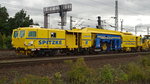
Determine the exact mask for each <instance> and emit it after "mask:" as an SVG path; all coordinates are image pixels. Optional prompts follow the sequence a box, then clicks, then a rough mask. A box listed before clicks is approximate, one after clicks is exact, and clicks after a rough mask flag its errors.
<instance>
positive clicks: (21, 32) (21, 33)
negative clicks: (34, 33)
mask: <svg viewBox="0 0 150 84" xmlns="http://www.w3.org/2000/svg"><path fill="white" fill-rule="evenodd" d="M24 36H25V31H24V30H22V31H20V37H21V38H22V37H24Z"/></svg>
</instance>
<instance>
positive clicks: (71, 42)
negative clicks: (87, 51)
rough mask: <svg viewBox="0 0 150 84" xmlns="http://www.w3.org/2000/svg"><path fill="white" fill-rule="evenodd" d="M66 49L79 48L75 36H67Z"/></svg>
mask: <svg viewBox="0 0 150 84" xmlns="http://www.w3.org/2000/svg"><path fill="white" fill-rule="evenodd" d="M66 47H67V48H78V45H77V43H76V36H75V35H74V34H66Z"/></svg>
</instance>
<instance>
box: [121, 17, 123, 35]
mask: <svg viewBox="0 0 150 84" xmlns="http://www.w3.org/2000/svg"><path fill="white" fill-rule="evenodd" d="M122 31H123V19H122V20H121V32H122Z"/></svg>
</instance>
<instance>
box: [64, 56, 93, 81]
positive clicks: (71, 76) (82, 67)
mask: <svg viewBox="0 0 150 84" xmlns="http://www.w3.org/2000/svg"><path fill="white" fill-rule="evenodd" d="M92 72H93V71H92V69H90V68H89V67H88V66H87V65H86V64H85V62H84V59H83V58H80V59H77V61H76V62H75V63H74V64H73V65H72V66H71V70H70V71H69V72H68V73H67V78H66V79H68V82H69V84H93V83H94V77H93V76H92Z"/></svg>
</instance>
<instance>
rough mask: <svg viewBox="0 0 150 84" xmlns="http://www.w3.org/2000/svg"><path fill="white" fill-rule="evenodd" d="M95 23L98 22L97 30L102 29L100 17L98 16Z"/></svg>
mask: <svg viewBox="0 0 150 84" xmlns="http://www.w3.org/2000/svg"><path fill="white" fill-rule="evenodd" d="M97 22H98V26H97V28H98V29H103V28H102V23H101V22H102V21H101V17H100V16H98V20H97Z"/></svg>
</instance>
